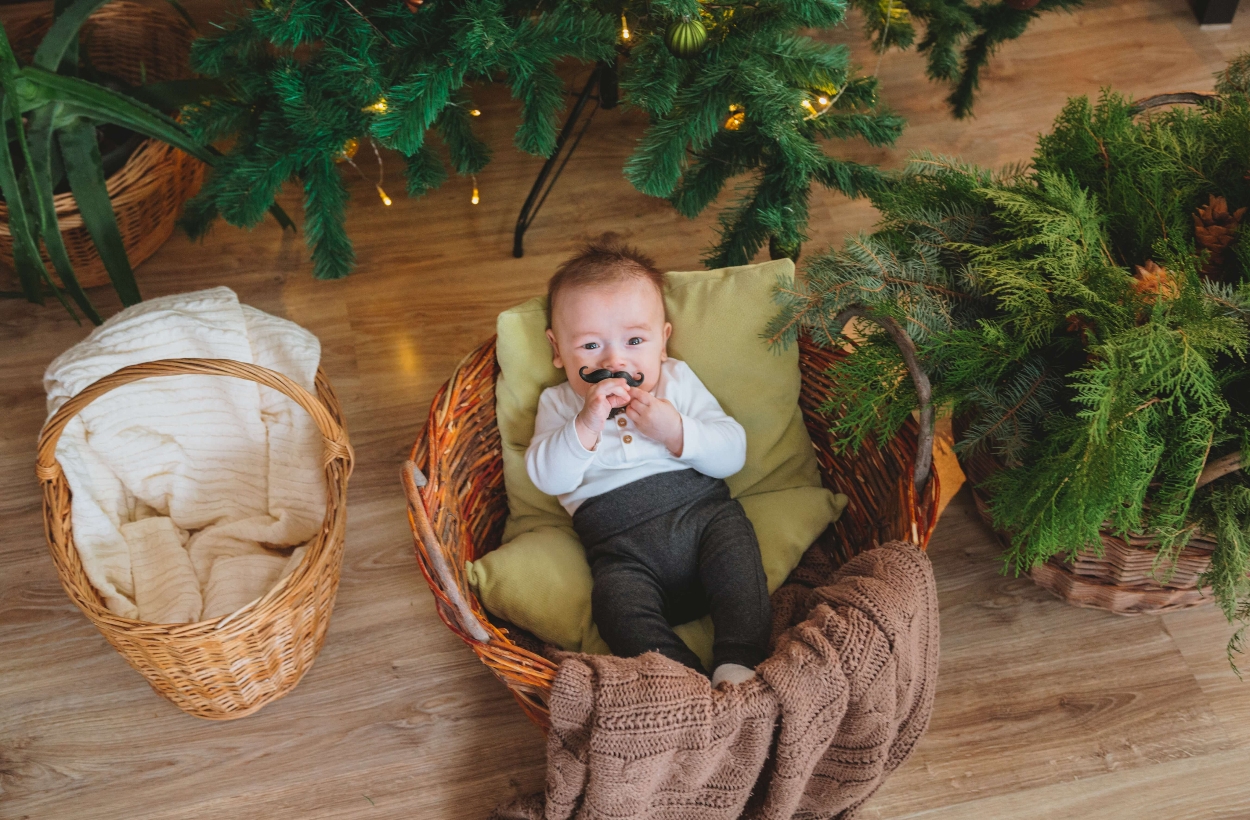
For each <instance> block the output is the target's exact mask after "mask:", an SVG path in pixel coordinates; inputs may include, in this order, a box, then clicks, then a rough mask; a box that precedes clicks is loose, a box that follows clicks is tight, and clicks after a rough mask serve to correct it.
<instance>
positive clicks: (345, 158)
mask: <svg viewBox="0 0 1250 820" xmlns="http://www.w3.org/2000/svg"><path fill="white" fill-rule="evenodd" d="M382 102H383V104H384V105H385V101H382ZM369 146H370V147H371V148H372V149H373V155H374V156H375V157H377V160H378V181H377V183H376V184H374V186H373V187H374V188H375V189H376V190H377V192H378V199H380V200H382V204H383V205H385V206H387V207H388V208H389V207H390V206H391V198H390V197H389V196H387V195H386V191H384V190H382V180H383V179H385V169H384V168H383V167H382V152H381V151H379V150H378V144H377V143H376V142H374V141H373V140H372V139H370V140H369ZM359 149H360V140H358V139H356V138H355V137H352V138H350V139H348V140H347V142H345V143H343V150H342V151H340V152H339V155H338V156H337V157H335V161H337V162H346V163H347V164H348V165H350V166H352V168H355V169H356V173H358V174H360V178H361V179H364V178H365V174H364V171H361V170H360V166H359V165H357V164H356V160H355V156H356V152H357V151H358V150H359Z"/></svg>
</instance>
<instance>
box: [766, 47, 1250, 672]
mask: <svg viewBox="0 0 1250 820" xmlns="http://www.w3.org/2000/svg"><path fill="white" fill-rule="evenodd" d="M1217 92H1218V93H1217V94H1216V95H1211V96H1209V97H1203V96H1201V95H1169V96H1168V97H1165V98H1164V99H1163V101H1168V102H1174V101H1190V102H1195V101H1196V102H1199V103H1200V105H1199V106H1198V107H1197V108H1196V109H1193V108H1190V109H1184V108H1172V109H1170V110H1161V109H1159V110H1152V111H1149V112H1146V113H1143V110H1142V109H1143V106H1142V105H1140V104H1137V105H1135V104H1134V103H1132V102H1131V101H1129V100H1127V99H1125V98H1123V97H1121V96H1119V95H1116V94H1113V93H1109V92H1107V93H1104V95H1103V96H1102V98H1101V99H1100V100H1099V102H1098V103H1097V104H1091V103H1090V101H1089V100H1088V99H1085V98H1080V99H1075V100H1071V101H1070V102H1069V104H1068V105H1067V106H1066V107H1065V109H1064V110H1063V112H1062V113H1061V114H1060V116H1059V118H1058V119H1057V121H1056V123H1055V127H1054V130H1053V131H1052V132H1051V133H1050V134H1047V135H1045V136H1043V137H1042V138H1041V139H1040V140H1039V143H1038V148H1037V152H1036V154H1035V156H1034V158H1033V162H1032V167H1031V168H1030V169H1011V170H1008V171H1006V172H1003V173H1001V174H991V173H989V172H987V171H984V170H981V169H977V168H971V167H966V166H961V165H959V164H957V163H955V162H952V161H949V160H943V159H940V158H936V157H929V156H922V157H918V158H917V159H916V160H915V162H913V164H912V166H911V167H910V168H909V169H908V170H907V171H906V172H905V173H903V174H901V175H900V176H898V177H897V178H896V179H894V180H892V181H891V182H890V183H889V184H887V185H886V186H884V187H883V188H881V189H879V190H876V191H874V192H872V197H873V201H874V203H875V204H876V206H877V207H878V208H879V209H880V211H881V213H882V217H883V221H882V224H881V226H880V228H879V229H878V230H877V231H875V232H874V233H872V234H870V235H861V236H859V237H856V238H854V239H852V240H850V241H848V242H847V244H846V246H845V248H844V249H842V250H835V251H831V252H829V253H826V254H824V255H822V256H820V257H819V258H817V259H815V260H813V261H812V263H811V264H810V265H809V266H808V269H807V274H808V275H807V278H806V280H805V282H803V283H801V284H800V285H799V286H798V287H796V288H793V289H787V290H785V291H784V292H782V293H780V294H779V299H780V300H781V302H782V305H783V308H782V312H781V314H780V316H779V317H778V318H777V320H776V322H775V323H774V326H773V328H772V333H773V338H774V339H775V340H776V341H778V342H788V341H792V340H793V339H794V338H795V336H796V334H797V333H798V332H799V331H800V330H802V329H806V331H807V332H809V333H811V334H812V335H813V336H814V337H815V338H816V339H817V340H818V341H820V342H822V343H824V344H836V345H841V344H845V343H847V342H851V343H853V344H855V345H856V349H855V352H854V353H853V354H852V355H851V356H849V357H848V358H847V359H846V360H845V364H844V365H842V366H840V367H839V368H838V369H837V372H836V373H834V374H833V375H834V378H835V382H836V387H835V390H834V392H833V394H832V395H831V396H830V397H829V409H833V408H834V407H838V408H841V409H842V410H843V411H844V414H843V415H842V416H841V417H840V418H838V420H837V421H835V422H834V429H835V430H836V431H837V432H839V433H840V434H841V439H842V442H843V444H844V446H846V447H855V446H858V444H859V443H860V442H862V441H863V440H865V438H867V437H869V436H881V437H886V438H888V437H890V436H892V435H893V434H894V432H895V431H897V430H898V428H899V427H900V425H901V424H902V423H903V421H904V420H905V419H906V418H907V417H908V415H909V414H910V413H911V411H912V410H913V409H915V408H916V407H917V405H918V402H917V394H916V392H915V391H914V390H913V389H912V387H911V384H912V381H911V380H909V379H908V378H907V369H906V365H907V362H906V360H905V358H904V354H905V353H907V352H908V351H907V349H906V348H907V345H904V347H903V349H900V347H899V346H898V345H896V344H895V341H894V339H892V338H891V337H890V335H889V334H888V333H887V332H886V331H885V330H878V329H877V328H878V327H886V328H888V327H890V326H892V325H895V326H898V327H900V328H902V329H904V330H905V332H906V339H907V340H908V343H909V344H910V345H911V346H912V347H914V351H915V352H914V357H915V359H916V360H917V362H918V364H919V366H920V368H921V369H922V370H923V371H924V372H925V373H926V374H927V376H928V378H929V380H930V382H931V388H932V399H933V402H935V403H936V404H938V405H939V406H941V405H945V406H948V407H950V408H951V409H952V411H953V412H954V413H955V414H956V416H957V418H959V419H960V420H961V421H962V422H963V424H964V426H965V428H966V430H965V432H964V434H963V436H962V440H961V441H959V442H958V450H959V451H960V452H962V453H965V454H968V453H972V452H975V451H976V450H978V449H979V448H987V449H989V450H991V451H992V452H993V453H994V454H995V455H996V457H997V458H998V459H999V460H1000V461H1001V462H1002V463H1003V464H1004V465H1005V467H1006V469H1003V470H1002V471H1000V472H999V473H998V474H996V475H995V476H994V477H993V479H992V480H991V481H990V482H989V484H988V489H989V490H990V491H991V493H992V496H993V498H992V503H991V511H992V513H993V516H994V520H995V524H996V525H997V526H998V527H1000V528H1001V529H1003V530H1005V531H1008V532H1011V533H1012V534H1013V541H1012V547H1011V550H1010V551H1009V555H1008V560H1009V561H1010V562H1011V563H1012V564H1013V565H1014V566H1016V567H1017V568H1019V569H1024V568H1028V567H1031V566H1034V565H1036V564H1038V563H1040V562H1043V561H1045V560H1047V559H1048V558H1050V557H1051V556H1052V555H1056V554H1068V555H1072V554H1075V553H1076V552H1077V551H1079V550H1080V549H1083V548H1085V547H1087V546H1088V547H1092V548H1093V549H1095V550H1100V549H1101V541H1100V537H1099V533H1100V530H1101V529H1103V528H1104V527H1108V526H1109V527H1110V529H1112V530H1114V531H1115V532H1117V533H1119V534H1121V535H1127V534H1130V533H1146V534H1148V535H1150V536H1153V537H1154V538H1155V540H1156V544H1157V546H1158V548H1159V551H1160V552H1159V554H1160V563H1161V564H1162V563H1170V561H1168V559H1169V558H1170V557H1171V556H1173V555H1174V554H1175V553H1176V552H1177V551H1179V550H1180V549H1181V548H1183V546H1184V545H1185V543H1186V542H1187V540H1188V539H1189V538H1191V537H1192V536H1193V534H1194V533H1195V531H1197V530H1199V529H1201V530H1202V531H1204V532H1205V533H1206V534H1207V535H1208V536H1211V537H1213V538H1214V540H1215V541H1216V549H1215V551H1214V553H1213V554H1212V559H1211V567H1210V570H1209V571H1208V572H1207V574H1206V575H1205V577H1204V578H1203V579H1202V580H1203V582H1204V583H1207V584H1211V585H1213V587H1214V590H1215V593H1216V597H1217V599H1218V601H1219V603H1220V604H1221V606H1222V607H1223V608H1224V610H1225V612H1226V614H1227V615H1228V616H1229V617H1230V619H1240V620H1241V621H1242V622H1243V623H1244V622H1245V621H1246V620H1247V618H1248V617H1250V606H1248V605H1247V603H1246V602H1247V600H1248V599H1250V583H1248V582H1247V578H1246V575H1247V571H1248V570H1250V479H1248V478H1247V476H1246V473H1245V471H1244V470H1243V469H1241V467H1242V466H1243V464H1244V463H1245V458H1244V457H1243V454H1244V453H1247V452H1250V449H1248V447H1250V365H1247V362H1246V358H1245V357H1246V352H1247V346H1248V345H1250V234H1248V232H1246V231H1243V230H1242V219H1243V217H1244V215H1245V214H1246V212H1247V206H1248V205H1250V173H1248V172H1250V94H1248V93H1247V92H1250V56H1246V57H1242V58H1239V59H1238V60H1237V61H1235V62H1234V63H1233V64H1232V65H1231V66H1230V67H1229V68H1228V70H1227V71H1226V72H1225V73H1224V74H1223V75H1222V76H1221V78H1220V80H1219V82H1218V84H1217ZM855 315H858V316H863V317H865V319H867V320H868V321H867V322H865V323H861V324H860V325H857V326H856V333H853V334H852V335H851V336H847V335H846V332H845V331H844V328H845V326H846V324H847V320H848V319H849V318H850V317H851V316H855ZM873 320H875V322H876V324H873V323H872V322H873ZM858 334H862V335H858ZM1241 635H1242V633H1241V632H1240V631H1239V632H1238V637H1237V638H1235V640H1234V644H1233V647H1234V648H1237V646H1238V642H1239V640H1240V636H1241Z"/></svg>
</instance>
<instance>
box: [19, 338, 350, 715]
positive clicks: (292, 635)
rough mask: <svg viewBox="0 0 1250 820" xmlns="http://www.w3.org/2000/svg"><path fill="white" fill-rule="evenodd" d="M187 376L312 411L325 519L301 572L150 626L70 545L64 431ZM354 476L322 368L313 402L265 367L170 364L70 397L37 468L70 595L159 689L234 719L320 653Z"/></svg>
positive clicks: (273, 695)
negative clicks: (233, 384) (119, 398)
mask: <svg viewBox="0 0 1250 820" xmlns="http://www.w3.org/2000/svg"><path fill="white" fill-rule="evenodd" d="M185 374H201V375H208V376H229V377H233V378H239V379H247V380H249V381H254V382H256V383H257V384H260V385H263V386H265V387H271V388H273V389H274V390H277V391H279V392H281V393H283V394H285V395H287V396H289V397H290V398H291V399H293V400H294V401H295V402H296V403H297V404H299V405H300V407H303V408H304V409H305V410H307V411H308V413H309V414H310V415H311V416H312V417H313V420H314V421H315V422H316V424H317V428H318V429H319V430H320V431H321V435H322V437H323V438H324V442H325V477H326V517H325V521H324V522H323V523H322V526H321V531H320V532H319V533H318V534H317V536H316V537H315V538H314V539H313V540H312V541H310V542H309V544H308V551H307V553H306V554H305V556H304V559H303V560H302V561H301V562H300V564H299V566H298V567H297V568H296V569H295V571H294V572H293V573H291V574H290V575H289V576H287V578H285V579H284V580H283V581H281V582H279V583H278V584H277V585H276V586H275V587H274V588H273V589H271V590H269V592H267V593H266V594H265V595H264V596H262V597H261V598H258V599H257V600H255V601H253V602H252V603H250V604H248V605H247V606H244V607H243V608H241V609H239V610H237V611H235V612H233V613H231V614H229V615H225V616H222V617H219V618H214V619H212V620H208V621H201V622H199V623H190V624H153V623H146V622H143V621H137V620H132V619H130V618H123V617H121V616H119V615H116V614H114V613H113V612H111V611H110V610H109V609H108V607H106V606H105V605H104V602H103V600H101V598H100V595H99V593H98V592H97V591H96V589H95V587H94V586H92V585H91V581H90V580H88V578H87V575H86V572H85V571H84V570H83V566H82V561H81V559H80V557H79V555H78V550H77V548H76V547H75V546H74V538H73V532H72V527H71V516H70V489H69V483H68V482H67V481H66V479H65V474H64V472H62V470H61V465H60V464H59V463H58V462H57V461H56V444H57V441H58V440H59V439H60V437H61V432H62V431H63V430H64V429H65V425H66V424H68V423H69V421H70V420H71V419H72V418H73V417H74V416H76V415H77V414H78V412H79V411H81V410H82V408H84V407H86V406H87V405H88V404H90V403H91V402H92V401H94V400H95V399H97V398H99V397H100V396H102V395H104V394H105V393H107V392H108V391H110V390H113V389H115V388H117V387H121V386H122V385H124V384H129V383H130V382H134V381H138V380H140V379H146V378H152V377H155V376H180V375H185ZM351 469H352V449H351V445H350V444H349V443H348V440H347V431H346V430H345V429H344V428H343V422H342V411H341V409H340V407H339V402H338V398H337V397H336V396H335V395H334V390H333V389H332V388H331V387H330V383H329V382H328V381H327V380H326V378H325V374H324V373H322V372H321V371H320V370H318V371H317V395H316V396H313V395H312V394H310V393H309V392H308V391H306V390H304V389H303V388H302V387H300V386H299V385H298V384H296V383H295V382H294V381H292V380H291V379H289V378H287V377H286V376H283V375H282V374H280V373H275V372H273V371H271V370H266V369H265V368H263V367H259V366H257V365H252V364H244V363H242V362H235V361H229V360H224V359H166V360H163V361H156V362H146V363H144V364H137V365H132V366H130V367H125V368H122V369H121V370H118V371H117V372H115V373H112V374H111V375H108V376H105V377H104V378H102V379H100V380H99V381H97V382H95V383H94V384H92V385H91V386H89V387H87V388H86V389H84V390H83V391H82V392H81V393H79V394H78V395H76V396H74V397H73V398H72V399H70V400H69V401H67V402H66V403H65V404H64V405H63V406H62V407H61V409H60V410H58V411H57V412H56V414H55V415H54V416H53V417H52V418H51V419H49V420H48V423H47V424H46V425H45V426H44V428H43V431H42V432H41V433H40V435H39V459H38V464H37V467H36V473H37V475H38V476H39V479H40V481H41V482H42V484H43V513H44V531H45V533H46V534H47V538H48V547H49V549H50V550H51V551H52V558H53V560H54V561H55V563H56V569H57V573H58V574H59V575H60V578H61V584H62V585H64V587H65V591H66V592H67V593H69V597H70V600H72V601H73V602H74V603H75V604H77V605H78V608H79V609H81V610H82V611H83V613H84V614H85V615H86V616H87V618H88V619H90V620H91V622H92V623H94V624H95V625H96V627H98V628H99V630H100V632H102V633H103V634H104V637H105V638H106V639H107V640H108V642H109V643H111V644H112V645H113V648H115V649H116V650H117V651H118V652H120V653H121V654H122V657H123V658H125V659H126V662H127V663H129V664H130V665H131V666H133V667H134V668H135V669H137V670H138V671H139V672H140V673H142V675H143V676H144V677H145V678H147V680H148V683H149V684H151V685H152V688H153V689H155V690H156V691H157V693H158V694H160V695H161V696H163V697H165V698H168V699H169V700H171V701H173V702H174V704H176V705H177V706H178V708H180V709H182V710H183V711H184V712H187V713H188V714H192V715H195V716H196V717H201V718H207V719H208V720H231V719H234V718H239V717H243V716H245V715H250V714H251V713H252V712H255V711H256V710H258V709H260V708H261V707H262V706H264V705H265V704H266V703H269V702H270V701H272V700H276V699H277V698H280V697H282V696H283V695H285V694H286V693H287V692H289V691H291V689H292V688H294V687H295V684H297V683H299V680H300V678H301V677H303V675H304V673H305V672H307V671H308V669H309V668H310V667H311V666H312V663H313V660H314V659H315V658H316V657H317V653H318V652H319V651H320V650H321V645H322V643H323V642H324V640H325V634H326V627H328V626H329V624H330V610H331V609H332V608H333V607H334V595H335V592H336V591H337V590H338V585H339V572H340V569H341V567H342V563H343V531H344V527H345V526H346V522H347V506H346V502H347V478H348V476H349V475H350V474H351Z"/></svg>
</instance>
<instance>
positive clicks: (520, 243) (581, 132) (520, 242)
mask: <svg viewBox="0 0 1250 820" xmlns="http://www.w3.org/2000/svg"><path fill="white" fill-rule="evenodd" d="M596 88H597V89H598V91H599V93H598V94H596V93H595V89H596ZM591 100H594V103H595V107H594V108H592V109H590V113H589V114H588V115H587V116H586V120H585V121H584V122H583V123H582V127H581V128H580V129H578V131H577V136H576V137H573V141H572V142H571V143H570V142H569V137H570V136H572V134H573V130H574V129H575V128H577V121H578V119H580V118H581V116H582V112H583V111H584V110H585V109H586V104H587V103H588V102H590V101H591ZM619 101H620V91H619V87H618V85H617V71H616V62H615V61H613V62H612V63H598V64H596V65H595V70H594V71H592V72H590V77H589V79H587V80H586V85H585V86H583V87H582V91H581V93H580V94H578V95H577V102H576V103H574V104H573V110H572V111H570V112H569V116H568V119H567V120H565V121H564V127H563V128H561V129H560V135H559V136H558V137H556V150H554V151H552V152H551V156H549V157H547V161H546V162H545V163H543V167H542V170H540V171H539V172H538V178H537V179H535V180H534V185H533V187H531V188H530V193H529V196H527V197H526V198H525V204H524V205H522V206H521V213H520V215H519V216H517V218H516V231H515V232H514V233H513V236H512V255H513V256H515V257H516V258H517V259H520V258H521V257H522V256H524V255H525V232H526V231H527V230H529V227H530V225H532V224H534V218H535V217H536V216H538V210H539V209H540V208H542V206H543V203H544V202H546V201H547V195H548V194H550V193H551V189H552V188H554V187H555V184H556V181H557V180H559V179H560V174H562V173H564V166H566V165H568V164H569V158H570V157H572V156H573V152H574V151H576V150H577V146H578V144H579V143H580V142H581V141H582V137H584V136H585V135H586V129H588V128H590V122H591V120H593V119H594V118H595V114H596V112H598V111H599V109H600V108H603V109H612V108H616V104H617V102H619ZM566 144H567V145H568V151H567V152H566V151H565V150H564V147H565V145H566ZM561 154H563V155H564V158H563V159H561V156H560V155H561ZM557 163H558V167H557ZM553 168H554V169H555V174H552V169H553ZM548 177H551V179H550V181H548V179H547V178H548Z"/></svg>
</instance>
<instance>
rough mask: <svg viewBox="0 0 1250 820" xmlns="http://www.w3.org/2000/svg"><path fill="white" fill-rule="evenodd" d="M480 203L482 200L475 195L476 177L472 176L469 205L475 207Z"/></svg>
mask: <svg viewBox="0 0 1250 820" xmlns="http://www.w3.org/2000/svg"><path fill="white" fill-rule="evenodd" d="M481 201H482V198H481V197H480V196H478V195H477V177H476V176H474V177H473V197H472V198H471V199H470V200H469V203H470V204H473V205H476V204H478V203H479V202H481Z"/></svg>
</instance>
